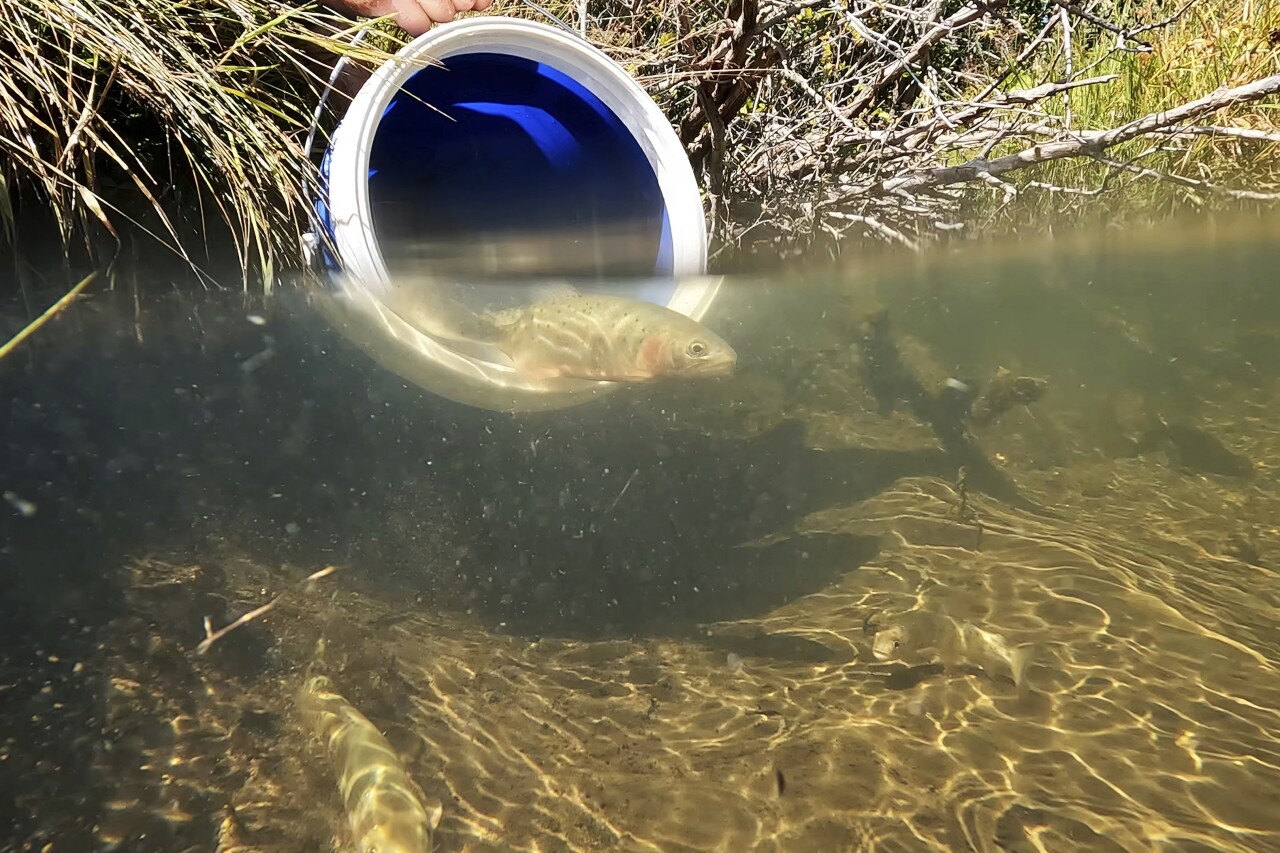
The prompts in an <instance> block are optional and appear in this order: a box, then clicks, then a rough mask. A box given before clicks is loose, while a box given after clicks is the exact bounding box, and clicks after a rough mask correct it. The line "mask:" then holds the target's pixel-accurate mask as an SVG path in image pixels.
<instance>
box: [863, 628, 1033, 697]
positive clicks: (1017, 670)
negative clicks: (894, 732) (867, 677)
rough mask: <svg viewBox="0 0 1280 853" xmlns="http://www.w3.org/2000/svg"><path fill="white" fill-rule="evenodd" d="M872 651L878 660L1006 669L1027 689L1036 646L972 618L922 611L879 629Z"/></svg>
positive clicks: (1022, 689)
mask: <svg viewBox="0 0 1280 853" xmlns="http://www.w3.org/2000/svg"><path fill="white" fill-rule="evenodd" d="M871 653H872V655H873V656H874V657H875V659H876V660H878V661H880V662H882V663H883V662H886V661H891V660H900V661H903V662H905V663H924V662H931V661H940V662H941V663H943V664H945V665H956V664H968V665H971V666H977V667H979V668H981V669H982V670H983V671H984V672H986V673H987V674H988V675H989V676H994V674H995V672H996V671H997V670H999V669H1006V670H1007V671H1008V674H1009V676H1010V677H1011V678H1012V679H1013V683H1014V685H1015V686H1016V687H1017V688H1018V691H1019V692H1020V693H1025V691H1026V673H1027V668H1028V667H1029V666H1030V665H1031V662H1032V660H1033V656H1034V647H1033V646H1020V647H1018V648H1016V649H1015V648H1012V647H1010V645H1009V643H1008V642H1007V641H1006V640H1005V639H1004V638H1003V637H1001V636H1000V635H999V634H994V633H992V632H990V631H987V630H984V629H982V628H979V627H978V626H977V625H974V624H973V623H971V622H957V621H955V620H954V619H952V618H951V617H949V616H944V615H942V614H936V613H926V612H923V611H912V612H910V613H904V614H902V616H900V617H898V618H897V619H895V620H893V621H892V622H891V623H890V624H888V625H887V626H886V627H884V628H881V629H880V630H879V631H877V632H876V636H875V640H874V641H873V643H872V647H871Z"/></svg>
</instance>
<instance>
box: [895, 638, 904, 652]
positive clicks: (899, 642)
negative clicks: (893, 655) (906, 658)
mask: <svg viewBox="0 0 1280 853" xmlns="http://www.w3.org/2000/svg"><path fill="white" fill-rule="evenodd" d="M900 648H902V641H901V640H894V641H893V650H894V651H895V652H896V651H897V650H898V649H900Z"/></svg>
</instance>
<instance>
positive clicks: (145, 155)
mask: <svg viewBox="0 0 1280 853" xmlns="http://www.w3.org/2000/svg"><path fill="white" fill-rule="evenodd" d="M365 26H369V24H368V23H367V22H366V23H364V24H357V23H355V22H353V21H350V20H347V19H345V18H341V17H339V16H336V15H334V14H333V13H331V12H329V11H326V10H323V9H321V8H320V7H317V6H314V5H304V6H302V7H300V8H298V7H295V6H293V5H291V4H287V3H281V2H275V0H183V1H182V2H174V0H4V2H3V3H0V52H2V53H3V55H4V56H5V57H6V61H5V65H6V73H5V74H3V75H0V201H3V202H4V204H3V206H0V226H2V227H3V238H4V239H6V240H7V241H8V242H9V243H10V245H11V246H13V247H18V246H22V248H24V249H26V250H28V251H29V250H30V249H31V244H30V242H29V237H28V236H24V230H25V229H27V228H30V230H31V232H33V233H35V232H37V231H38V230H39V228H38V227H37V226H36V221H37V220H39V217H38V216H37V215H35V212H36V211H48V212H49V214H50V215H51V216H52V219H53V225H54V226H55V227H56V230H57V234H58V235H59V236H60V238H61V241H62V242H64V243H72V244H73V245H72V246H71V247H70V248H71V249H73V250H74V249H75V247H76V245H80V246H81V247H82V248H83V249H85V250H87V252H88V253H89V254H90V255H91V256H93V257H92V260H93V262H96V263H102V262H104V261H110V260H111V258H112V257H114V256H116V255H117V253H118V252H119V250H120V248H121V242H120V241H121V239H124V241H125V242H126V243H129V242H131V241H134V240H140V241H141V243H143V244H145V243H146V241H147V240H148V239H149V238H154V240H156V241H159V243H161V244H163V245H164V246H166V247H168V248H169V249H171V250H172V251H173V252H175V253H177V254H178V255H179V256H181V257H182V258H184V259H185V260H186V261H187V262H188V264H189V265H190V267H191V268H192V269H194V270H196V271H197V272H198V273H199V274H200V275H201V276H202V277H204V278H206V279H207V278H208V273H207V271H206V270H205V266H206V264H207V262H209V261H210V260H211V259H212V253H211V252H208V251H206V247H207V246H209V245H210V244H219V243H223V244H225V243H227V242H229V243H230V245H231V246H233V247H234V255H235V259H236V261H237V262H238V265H239V267H240V269H242V270H245V271H249V272H251V273H253V272H256V274H257V275H258V276H260V277H261V279H262V280H263V281H265V282H269V281H270V280H271V276H272V274H273V270H274V268H275V267H276V266H277V264H278V262H279V261H280V260H281V259H287V260H290V261H292V260H295V259H296V257H297V253H298V247H297V243H298V234H299V233H301V231H302V226H303V225H304V224H305V221H306V217H307V194H306V187H305V186H304V181H305V178H304V175H305V174H306V171H305V170H304V168H303V164H304V162H305V161H304V158H303V156H302V142H303V140H304V139H305V136H306V132H307V129H308V127H309V126H310V124H311V116H312V111H313V109H314V107H315V105H316V103H317V99H318V98H319V96H320V93H321V92H322V91H323V89H324V86H325V84H326V81H327V80H328V77H329V70H330V67H331V66H332V64H333V62H334V61H335V60H336V58H337V57H338V56H340V55H343V54H352V53H354V54H355V55H356V56H357V58H363V59H367V60H370V61H376V60H378V59H380V58H381V57H383V56H384V55H385V48H386V47H393V46H394V42H391V43H388V42H386V41H385V40H384V41H382V42H381V43H380V45H379V46H377V47H375V46H364V47H358V48H353V47H352V46H351V41H352V37H353V35H354V33H355V32H356V31H358V29H359V28H360V27H365ZM389 38H391V37H389ZM366 41H369V42H370V43H372V42H373V41H375V40H372V39H369V40H366ZM41 224H42V223H41ZM144 235H145V236H144ZM132 248H134V250H135V251H136V249H137V246H136V245H135V246H133V247H132ZM144 248H145V249H146V250H148V251H150V252H151V253H152V255H154V254H155V252H154V249H155V246H154V244H152V245H150V246H144ZM247 280H248V278H246V281H247Z"/></svg>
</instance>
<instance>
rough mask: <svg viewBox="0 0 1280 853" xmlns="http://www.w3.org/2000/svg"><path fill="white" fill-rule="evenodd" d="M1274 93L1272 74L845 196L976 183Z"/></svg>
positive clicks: (1277, 88) (1276, 81)
mask: <svg viewBox="0 0 1280 853" xmlns="http://www.w3.org/2000/svg"><path fill="white" fill-rule="evenodd" d="M1277 93H1280V74H1274V75H1272V76H1270V77H1265V78H1263V79H1261V80H1256V81H1254V82H1252V83H1247V84H1245V85H1243V86H1236V87H1234V88H1231V89H1221V90H1219V91H1217V92H1213V93H1210V94H1208V95H1205V96H1204V97H1202V98H1197V99H1196V100H1194V101H1190V102H1189V103H1186V104H1183V105H1181V106H1178V107H1174V108H1173V109H1170V110H1165V111H1163V112H1158V113H1151V114H1150V115H1146V116H1143V117H1142V118H1140V119H1136V120H1134V121H1131V122H1129V123H1127V124H1123V125H1121V126H1119V127H1115V128H1112V129H1110V130H1095V131H1083V132H1078V133H1076V134H1075V135H1074V136H1072V138H1070V139H1063V140H1060V141H1056V142H1045V143H1041V144H1039V145H1033V146H1031V147H1030V148H1026V149H1024V150H1022V151H1019V152H1017V153H1016V154H1007V155H1005V156H1003V157H996V158H994V159H990V160H989V159H985V158H975V159H973V160H970V161H969V162H967V163H964V164H962V165H960V166H947V167H942V168H934V169H927V170H924V171H922V172H916V173H914V174H909V175H902V176H899V177H895V178H889V179H887V180H884V181H880V182H877V183H875V184H871V185H869V186H866V187H862V188H860V189H858V190H856V191H854V192H853V193H850V196H859V195H887V194H891V193H903V192H908V193H909V192H919V191H920V190H924V189H929V188H932V187H943V186H949V185H951V184H959V183H964V182H966V181H973V180H977V179H979V176H980V175H984V174H985V175H994V176H997V177H998V176H1000V175H1003V174H1006V173H1008V172H1013V171H1017V170H1018V169H1025V168H1027V167H1028V166H1034V165H1036V164H1038V163H1047V162H1049V161H1050V160H1064V159H1067V158H1070V157H1087V156H1093V155H1096V154H1100V153H1101V152H1103V151H1105V150H1106V149H1108V148H1111V147H1113V146H1116V145H1119V144H1121V143H1122V142H1128V141H1129V140H1131V139H1135V138H1137V137H1139V136H1142V135H1144V134H1147V133H1153V132H1156V131H1159V130H1160V129H1162V128H1166V127H1171V126H1173V125H1176V124H1181V123H1183V122H1188V121H1194V120H1196V119H1197V118H1199V117H1201V116H1203V115H1208V114H1209V113H1212V112H1217V111H1218V110H1222V109H1226V108H1227V107H1232V106H1236V105H1238V104H1242V103H1251V102H1253V101H1257V100H1260V99H1261V98H1265V97H1267V96H1269V95H1274V94H1277Z"/></svg>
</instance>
